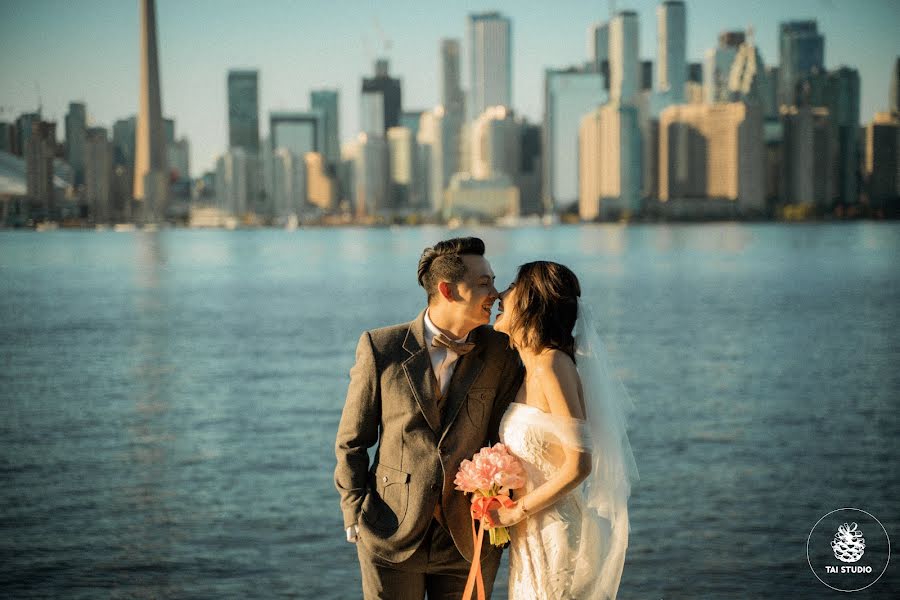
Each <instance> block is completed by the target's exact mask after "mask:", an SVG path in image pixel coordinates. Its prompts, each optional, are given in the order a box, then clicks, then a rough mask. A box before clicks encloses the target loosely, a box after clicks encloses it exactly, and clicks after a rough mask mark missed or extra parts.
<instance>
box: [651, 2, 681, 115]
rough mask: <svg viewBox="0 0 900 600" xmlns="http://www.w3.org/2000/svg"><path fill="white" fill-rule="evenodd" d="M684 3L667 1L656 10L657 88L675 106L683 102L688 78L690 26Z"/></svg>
mask: <svg viewBox="0 0 900 600" xmlns="http://www.w3.org/2000/svg"><path fill="white" fill-rule="evenodd" d="M685 13H686V11H685V7H684V2H682V1H681V0H666V2H663V3H662V4H660V5H659V6H658V7H657V8H656V27H657V43H658V49H657V57H656V58H657V67H656V87H657V89H658V90H659V91H660V92H666V93H668V95H669V99H670V101H671V102H672V103H673V104H680V103H682V102H684V84H685V80H686V78H687V25H686V22H687V20H686V16H685Z"/></svg>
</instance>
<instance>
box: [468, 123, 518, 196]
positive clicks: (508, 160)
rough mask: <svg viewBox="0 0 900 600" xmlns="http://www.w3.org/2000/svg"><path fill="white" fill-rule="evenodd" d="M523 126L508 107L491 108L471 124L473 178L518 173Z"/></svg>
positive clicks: (510, 175)
mask: <svg viewBox="0 0 900 600" xmlns="http://www.w3.org/2000/svg"><path fill="white" fill-rule="evenodd" d="M521 129H522V125H521V122H520V121H518V120H517V119H515V117H514V115H513V113H512V111H511V110H510V109H509V108H507V107H505V106H492V107H490V108H488V109H487V110H486V111H484V113H483V114H482V115H481V116H480V117H478V119H477V120H476V121H475V123H474V124H473V125H472V140H471V142H472V168H471V174H472V177H473V178H475V179H479V180H487V179H492V178H496V177H499V176H501V175H506V176H508V177H509V178H510V180H514V179H515V177H516V176H517V175H518V174H519V169H520V166H521V162H522V160H521V150H522V140H521V137H522V134H521Z"/></svg>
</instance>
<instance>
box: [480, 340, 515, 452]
mask: <svg viewBox="0 0 900 600" xmlns="http://www.w3.org/2000/svg"><path fill="white" fill-rule="evenodd" d="M504 356H505V359H506V364H505V365H504V366H503V372H502V373H501V374H500V381H499V382H498V385H497V395H496V396H495V397H494V409H493V412H492V413H491V422H490V424H489V425H488V442H489V443H490V444H491V445H493V444H495V443H497V442H499V441H500V420H501V419H502V418H503V413H505V412H506V409H507V408H508V407H509V403H510V402H512V401H513V400H515V398H516V393H517V392H518V391H519V386H521V385H522V377H523V376H524V370H523V369H522V364H521V361H520V360H519V354H518V353H517V352H516V351H515V350H512V349H507V350H506V351H505V355H504Z"/></svg>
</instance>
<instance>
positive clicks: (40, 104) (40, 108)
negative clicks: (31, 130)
mask: <svg viewBox="0 0 900 600" xmlns="http://www.w3.org/2000/svg"><path fill="white" fill-rule="evenodd" d="M34 89H35V91H36V92H37V103H38V109H37V112H38V118H43V112H44V103H43V101H42V100H41V84H40V83H38V82H37V81H35V82H34Z"/></svg>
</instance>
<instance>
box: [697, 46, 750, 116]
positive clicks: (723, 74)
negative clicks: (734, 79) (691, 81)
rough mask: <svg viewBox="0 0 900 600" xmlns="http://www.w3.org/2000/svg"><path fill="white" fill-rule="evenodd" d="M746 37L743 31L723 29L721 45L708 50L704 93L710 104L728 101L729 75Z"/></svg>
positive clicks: (704, 70)
mask: <svg viewBox="0 0 900 600" xmlns="http://www.w3.org/2000/svg"><path fill="white" fill-rule="evenodd" d="M746 39H747V37H746V35H745V34H744V32H743V31H723V32H722V33H720V34H719V45H718V46H717V47H715V48H710V49H709V50H707V51H706V56H705V57H704V60H703V91H704V94H703V95H704V100H706V102H708V103H709V104H714V103H716V102H728V99H729V94H728V77H729V76H730V74H731V67H732V65H734V60H735V58H737V54H738V49H739V48H740V46H741V44H743V43H744V41H745V40H746Z"/></svg>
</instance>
